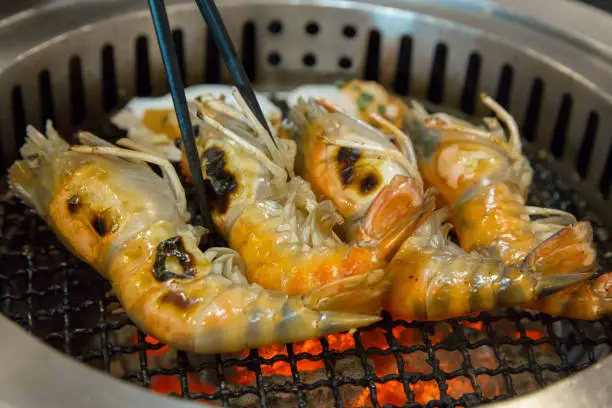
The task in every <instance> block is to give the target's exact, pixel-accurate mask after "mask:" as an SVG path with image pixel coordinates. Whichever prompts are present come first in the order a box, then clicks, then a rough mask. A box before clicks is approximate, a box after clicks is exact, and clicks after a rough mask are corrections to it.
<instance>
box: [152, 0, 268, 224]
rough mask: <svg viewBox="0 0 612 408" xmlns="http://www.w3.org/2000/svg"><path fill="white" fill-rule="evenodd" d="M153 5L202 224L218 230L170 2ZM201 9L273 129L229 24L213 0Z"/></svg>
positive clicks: (252, 104) (253, 105)
mask: <svg viewBox="0 0 612 408" xmlns="http://www.w3.org/2000/svg"><path fill="white" fill-rule="evenodd" d="M148 1H149V8H150V10H151V17H152V18H153V25H154V26H155V34H156V35H157V42H158V44H159V48H160V50H161V56H162V61H163V63H164V68H165V70H166V76H167V77H168V83H169V85H170V93H171V94H172V102H173V103H174V109H175V110H176V116H177V119H178V125H179V129H180V131H181V139H182V141H183V146H184V148H185V152H186V154H187V161H188V163H189V170H190V171H191V175H192V177H193V184H194V185H195V189H196V198H197V201H198V204H199V207H200V212H201V215H202V224H203V225H204V227H206V228H207V229H208V230H209V231H214V230H215V229H214V224H213V222H212V217H211V214H210V211H209V208H208V201H207V199H206V188H205V185H204V177H203V176H202V170H201V169H200V158H199V156H198V151H197V148H196V144H195V138H194V135H193V128H192V126H191V119H190V118H189V110H188V108H187V99H186V97H185V85H184V84H183V80H182V78H181V73H180V69H179V64H178V59H177V56H176V49H175V48H174V42H173V40H172V34H171V31H170V22H169V21H168V13H167V12H166V6H165V4H164V0H148ZM195 2H196V3H197V5H198V8H199V9H200V13H201V14H202V16H203V17H204V20H206V24H208V27H209V28H210V32H211V33H212V35H213V37H214V40H215V43H216V44H217V48H219V50H220V51H221V55H222V56H223V60H224V62H225V65H226V66H227V68H228V70H229V72H230V74H231V75H232V77H233V78H234V82H235V85H236V88H238V91H239V92H240V94H241V95H242V97H243V98H244V100H245V101H246V103H247V104H248V106H249V108H250V109H251V110H252V111H253V113H254V114H255V117H256V118H257V119H258V120H259V122H261V124H262V125H263V127H264V129H266V131H268V132H270V129H269V127H268V123H267V121H266V118H265V116H264V114H263V111H262V110H261V107H260V106H259V103H258V102H257V98H256V97H255V92H254V91H253V87H252V85H251V82H250V81H249V78H248V77H247V75H246V72H245V71H244V67H243V66H242V63H241V62H240V59H239V58H238V55H237V54H236V49H235V47H234V45H233V44H232V41H231V39H230V37H229V34H228V33H227V29H226V28H225V23H224V22H223V19H222V18H221V15H220V14H219V10H218V9H217V6H216V5H215V3H214V1H213V0H195Z"/></svg>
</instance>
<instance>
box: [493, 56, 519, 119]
mask: <svg viewBox="0 0 612 408" xmlns="http://www.w3.org/2000/svg"><path fill="white" fill-rule="evenodd" d="M513 79H514V69H513V68H512V67H511V66H510V65H508V64H505V65H504V66H503V67H502V70H501V75H500V76H499V82H498V84H497V95H496V97H495V100H496V101H497V103H499V104H500V105H501V106H503V107H504V108H505V109H508V106H509V104H510V90H511V89H512V80H513Z"/></svg>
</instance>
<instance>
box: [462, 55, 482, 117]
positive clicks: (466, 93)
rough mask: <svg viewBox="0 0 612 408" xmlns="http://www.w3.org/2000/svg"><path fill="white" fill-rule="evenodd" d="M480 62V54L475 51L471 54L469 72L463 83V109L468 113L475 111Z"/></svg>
mask: <svg viewBox="0 0 612 408" xmlns="http://www.w3.org/2000/svg"><path fill="white" fill-rule="evenodd" d="M480 62H481V57H480V54H478V53H476V52H474V53H472V54H471V55H470V60H469V61H468V66H467V72H466V74H465V82H464V84H463V93H462V94H461V110H462V111H463V112H465V113H467V114H468V115H471V114H472V113H474V107H475V106H476V90H477V89H478V78H479V77H480Z"/></svg>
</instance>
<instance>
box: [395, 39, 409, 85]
mask: <svg viewBox="0 0 612 408" xmlns="http://www.w3.org/2000/svg"><path fill="white" fill-rule="evenodd" d="M411 65H412V37H410V36H408V35H404V36H402V40H401V42H400V49H399V56H398V58H397V67H396V69H395V81H393V90H394V91H395V92H396V93H398V94H399V95H408V92H410V67H411Z"/></svg>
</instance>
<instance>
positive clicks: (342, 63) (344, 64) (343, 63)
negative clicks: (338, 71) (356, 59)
mask: <svg viewBox="0 0 612 408" xmlns="http://www.w3.org/2000/svg"><path fill="white" fill-rule="evenodd" d="M338 66H339V67H340V68H342V69H350V68H351V67H352V66H353V60H352V59H351V58H350V57H340V59H339V60H338Z"/></svg>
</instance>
